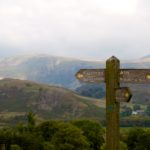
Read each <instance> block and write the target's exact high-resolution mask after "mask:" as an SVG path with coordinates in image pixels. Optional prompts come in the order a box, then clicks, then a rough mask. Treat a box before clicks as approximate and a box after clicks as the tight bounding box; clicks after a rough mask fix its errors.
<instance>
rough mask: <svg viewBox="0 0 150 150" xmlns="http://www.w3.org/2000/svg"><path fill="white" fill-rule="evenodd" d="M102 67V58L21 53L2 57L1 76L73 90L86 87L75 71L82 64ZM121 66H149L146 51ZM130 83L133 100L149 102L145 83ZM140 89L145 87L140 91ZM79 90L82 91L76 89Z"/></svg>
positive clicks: (82, 66) (81, 66)
mask: <svg viewBox="0 0 150 150" xmlns="http://www.w3.org/2000/svg"><path fill="white" fill-rule="evenodd" d="M120 61H121V60H120ZM104 67H105V62H104V61H89V60H79V59H72V58H63V57H54V56H49V55H29V56H26V55H24V56H18V57H11V58H5V59H1V60H0V79H2V78H17V79H24V80H31V81H35V82H38V83H44V84H49V85H59V86H62V87H65V88H69V89H73V90H75V89H77V88H79V87H80V86H81V88H79V89H81V90H82V91H83V89H82V87H84V88H85V86H82V85H81V84H80V83H79V82H78V81H77V80H76V78H75V73H76V72H77V71H78V70H79V69H81V68H104ZM121 68H150V57H149V55H148V56H146V57H143V58H140V59H137V60H130V61H121ZM101 86H103V85H101ZM130 86H131V87H132V88H131V90H132V91H134V93H133V94H134V98H133V100H134V101H135V102H136V101H137V102H139V103H143V102H144V103H145V104H147V102H148V103H149V101H150V93H149V86H148V85H141V86H139V85H130ZM87 88H88V87H87ZM103 89H104V88H103ZM143 89H145V90H144V91H143ZM85 90H86V89H85ZM86 91H87V90H86ZM79 93H81V92H80V91H79ZM84 95H87V94H84ZM96 95H97V94H96ZM145 99H146V100H145Z"/></svg>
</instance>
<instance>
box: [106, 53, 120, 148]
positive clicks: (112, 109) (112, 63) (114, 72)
mask: <svg viewBox="0 0 150 150" xmlns="http://www.w3.org/2000/svg"><path fill="white" fill-rule="evenodd" d="M119 67H120V62H119V60H118V59H117V58H116V57H114V56H113V57H111V58H110V59H108V60H107V62H106V77H105V78H106V121H107V127H106V150H119V142H120V138H119V127H120V126H119V109H120V104H119V103H118V102H116V96H115V89H116V88H119Z"/></svg>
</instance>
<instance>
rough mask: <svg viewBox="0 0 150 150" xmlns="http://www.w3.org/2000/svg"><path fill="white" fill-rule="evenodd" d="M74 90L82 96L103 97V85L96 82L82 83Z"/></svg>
mask: <svg viewBox="0 0 150 150" xmlns="http://www.w3.org/2000/svg"><path fill="white" fill-rule="evenodd" d="M76 92H77V93H78V94H80V95H82V96H86V97H93V98H103V97H105V91H104V87H103V86H102V85H98V84H83V85H82V86H80V87H78V88H77V89H76Z"/></svg>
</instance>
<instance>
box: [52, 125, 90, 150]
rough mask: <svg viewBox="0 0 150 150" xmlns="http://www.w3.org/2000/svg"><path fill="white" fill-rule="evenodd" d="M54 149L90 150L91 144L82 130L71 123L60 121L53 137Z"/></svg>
mask: <svg viewBox="0 0 150 150" xmlns="http://www.w3.org/2000/svg"><path fill="white" fill-rule="evenodd" d="M51 142H52V144H53V145H54V150H89V144H88V141H87V140H86V137H85V136H83V135H82V131H81V130H80V129H79V128H77V127H75V126H73V125H72V124H70V123H60V124H59V129H58V131H57V132H56V133H55V134H54V136H53V137H52V141H51Z"/></svg>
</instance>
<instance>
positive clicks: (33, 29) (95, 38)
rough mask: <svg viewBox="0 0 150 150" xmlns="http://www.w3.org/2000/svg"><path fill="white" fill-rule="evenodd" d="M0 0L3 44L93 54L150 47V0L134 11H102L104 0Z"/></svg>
mask: <svg viewBox="0 0 150 150" xmlns="http://www.w3.org/2000/svg"><path fill="white" fill-rule="evenodd" d="M0 4H2V5H0V19H1V24H0V35H1V37H0V43H2V44H0V47H4V46H3V45H9V47H10V49H11V50H12V51H14V52H15V50H16V51H17V52H18V51H20V52H30V51H33V52H34V51H35V52H36V51H38V52H42V53H43V52H45V53H50V54H54V55H65V56H75V57H79V56H80V57H91V58H96V57H102V58H104V57H108V56H109V55H112V54H115V55H118V56H119V57H122V58H124V57H127V56H128V57H130V58H135V57H140V56H143V55H146V54H149V53H150V49H149V47H150V43H149V39H150V29H149V26H150V22H149V19H150V17H149V16H148V15H146V13H145V12H147V11H148V8H150V4H149V3H148V0H139V5H138V7H137V12H136V14H134V15H117V14H107V13H104V12H103V10H102V6H101V5H100V4H101V3H100V0H99V1H98V0H93V1H90V0H80V1H79V0H72V1H70V0H63V1H62V0H26V1H20V0H14V1H13V3H12V1H9V0H5V1H4V0H3V1H0ZM145 18H147V19H145Z"/></svg>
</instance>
